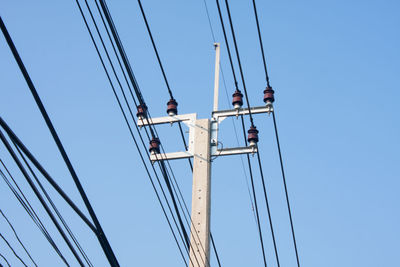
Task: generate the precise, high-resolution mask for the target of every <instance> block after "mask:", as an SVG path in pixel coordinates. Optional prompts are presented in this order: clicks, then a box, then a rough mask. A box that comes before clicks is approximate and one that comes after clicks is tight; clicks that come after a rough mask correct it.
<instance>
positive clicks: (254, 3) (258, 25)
mask: <svg viewBox="0 0 400 267" xmlns="http://www.w3.org/2000/svg"><path fill="white" fill-rule="evenodd" d="M253 10H254V16H255V18H256V25H257V32H258V39H259V43H260V49H261V54H262V60H263V64H264V71H265V78H266V81H267V87H269V88H271V85H270V81H269V75H268V69H267V63H266V59H265V53H264V46H263V42H262V38H261V30H260V23H259V20H258V14H257V6H256V2H255V0H253ZM272 118H273V122H274V130H275V137H276V144H277V147H278V153H279V162H280V166H281V172H282V179H283V185H284V188H285V197H286V204H287V208H288V213H289V219H290V227H291V231H292V238H293V245H294V249H295V253H296V261H297V266H298V267H300V260H299V253H298V250H297V243H296V237H295V232H294V226H293V218H292V212H291V209H290V202H289V194H288V189H287V184H286V177H285V170H284V166H283V160H282V153H281V147H280V143H279V135H278V129H277V125H276V118H275V112H274V111H272ZM260 164H261V163H260Z"/></svg>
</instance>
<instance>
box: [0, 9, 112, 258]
mask: <svg viewBox="0 0 400 267" xmlns="http://www.w3.org/2000/svg"><path fill="white" fill-rule="evenodd" d="M0 27H1V30H2V32H3V34H4V37H5V38H6V41H7V44H8V45H9V47H10V49H11V51H12V53H13V55H14V58H15V60H16V61H17V64H18V66H19V68H20V70H21V72H22V74H23V76H24V78H25V81H26V82H27V84H28V87H29V89H30V91H31V93H32V95H33V98H34V99H35V102H36V104H37V106H38V108H39V110H40V112H41V114H42V116H43V118H44V120H45V122H46V124H47V127H48V128H49V130H50V133H51V135H52V136H53V139H54V141H55V143H56V145H57V147H58V149H59V151H60V153H61V155H62V157H63V159H64V162H65V164H66V165H67V168H68V170H69V172H70V174H71V176H72V178H73V180H74V183H75V185H76V187H77V189H78V191H79V194H80V195H81V197H82V200H83V202H84V204H85V206H86V208H87V210H88V212H89V214H90V217H91V218H92V220H93V222H94V225H95V226H96V230H97V235H96V236H97V238H98V240H99V242H100V244H101V247H102V248H103V250H104V253H105V254H106V256H107V259H108V261H109V262H110V264H111V265H112V266H119V263H118V260H117V258H116V257H115V255H114V252H113V251H112V248H111V246H110V244H109V242H108V240H107V237H106V235H105V233H104V231H103V229H102V227H101V225H100V222H99V221H98V219H97V216H96V214H95V212H94V210H93V208H92V206H91V204H90V202H89V199H88V198H87V196H86V193H85V191H84V189H83V187H82V185H81V182H80V180H79V178H78V176H77V174H76V172H75V169H74V168H73V166H72V163H71V161H70V159H69V157H68V155H67V153H66V151H65V149H64V146H63V145H62V143H61V140H60V138H59V137H58V134H57V132H56V130H55V128H54V126H53V123H52V122H51V120H50V117H49V115H48V114H47V111H46V109H45V107H44V105H43V103H42V101H41V99H40V97H39V95H38V93H37V91H36V88H35V86H34V85H33V82H32V80H31V78H30V76H29V74H28V72H27V70H26V68H25V66H24V63H23V62H22V59H21V57H20V56H19V54H18V51H17V49H16V47H15V45H14V42H13V41H12V39H11V37H10V35H9V33H8V31H7V29H6V26H5V25H4V23H3V20H2V19H1V17H0Z"/></svg>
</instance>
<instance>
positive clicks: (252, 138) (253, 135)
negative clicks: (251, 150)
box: [247, 126, 258, 147]
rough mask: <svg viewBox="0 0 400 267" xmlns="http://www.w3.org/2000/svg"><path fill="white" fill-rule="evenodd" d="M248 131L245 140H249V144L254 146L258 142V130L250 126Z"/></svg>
mask: <svg viewBox="0 0 400 267" xmlns="http://www.w3.org/2000/svg"><path fill="white" fill-rule="evenodd" d="M247 132H248V134H249V135H248V137H247V141H249V145H250V146H253V147H254V146H256V145H257V143H258V130H257V129H256V127H255V126H251V127H250V129H249V130H248V131H247Z"/></svg>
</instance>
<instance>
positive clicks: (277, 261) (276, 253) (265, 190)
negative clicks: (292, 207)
mask: <svg viewBox="0 0 400 267" xmlns="http://www.w3.org/2000/svg"><path fill="white" fill-rule="evenodd" d="M257 160H258V167H259V169H260V176H261V182H262V186H263V191H264V197H265V204H266V206H267V214H268V219H269V227H270V230H271V235H272V242H273V244H274V250H275V258H276V263H277V265H278V267H280V263H279V255H278V248H277V245H276V239H275V232H274V227H273V225H272V218H271V210H270V208H269V202H268V196H267V189H266V187H265V179H264V173H263V170H262V165H261V158H260V151H259V150H258V151H257Z"/></svg>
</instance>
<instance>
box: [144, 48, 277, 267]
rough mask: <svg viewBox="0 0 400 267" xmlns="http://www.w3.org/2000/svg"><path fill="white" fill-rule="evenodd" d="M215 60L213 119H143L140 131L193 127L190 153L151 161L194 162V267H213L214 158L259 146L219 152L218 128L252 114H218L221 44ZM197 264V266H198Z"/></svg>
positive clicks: (152, 157)
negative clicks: (176, 125)
mask: <svg viewBox="0 0 400 267" xmlns="http://www.w3.org/2000/svg"><path fill="white" fill-rule="evenodd" d="M214 47H215V50H216V57H215V82H214V106H213V112H212V116H211V120H210V119H197V114H196V113H191V114H183V115H170V116H167V117H158V118H152V119H151V122H150V121H149V120H144V119H139V120H138V125H139V126H140V127H142V126H146V125H149V124H151V125H157V124H172V123H176V122H182V123H184V124H185V125H186V126H188V127H189V145H188V148H187V150H186V151H179V152H171V153H158V152H154V151H153V152H152V153H151V154H150V160H151V161H153V162H154V161H161V160H174V159H184V158H193V161H194V163H193V185H192V210H191V222H192V223H191V234H190V255H189V257H190V258H191V259H192V261H190V267H195V266H194V263H195V262H196V261H195V260H194V259H195V258H197V259H198V261H199V263H200V267H209V265H210V264H209V263H210V217H211V163H212V162H211V157H218V156H228V155H238V154H253V153H256V152H257V144H256V143H254V142H253V143H252V142H250V146H247V147H235V148H224V149H218V128H219V127H218V126H219V124H220V123H221V122H222V121H223V120H224V119H226V118H227V117H232V116H236V117H238V116H243V115H248V114H249V109H248V108H241V105H242V104H243V102H242V103H241V104H240V105H235V107H236V108H235V109H230V110H221V111H218V90H219V67H220V63H219V62H220V44H219V43H215V44H214ZM250 110H251V114H259V113H270V112H272V110H273V107H272V104H267V105H266V106H260V107H253V108H251V109H250ZM196 263H197V262H196Z"/></svg>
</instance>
